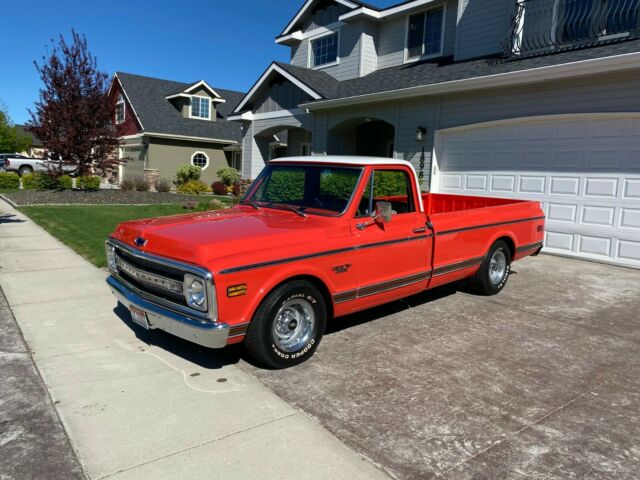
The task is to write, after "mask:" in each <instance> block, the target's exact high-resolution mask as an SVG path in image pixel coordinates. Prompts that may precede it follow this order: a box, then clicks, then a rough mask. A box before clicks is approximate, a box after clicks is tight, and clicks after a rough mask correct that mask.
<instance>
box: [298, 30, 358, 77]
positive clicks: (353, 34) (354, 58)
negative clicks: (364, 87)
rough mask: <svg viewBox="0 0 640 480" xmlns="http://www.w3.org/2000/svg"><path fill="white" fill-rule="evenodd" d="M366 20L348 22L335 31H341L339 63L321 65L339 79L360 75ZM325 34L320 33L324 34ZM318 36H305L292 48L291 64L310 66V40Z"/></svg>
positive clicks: (323, 69) (322, 68) (325, 70)
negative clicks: (361, 42)
mask: <svg viewBox="0 0 640 480" xmlns="http://www.w3.org/2000/svg"><path fill="white" fill-rule="evenodd" d="M364 23H365V22H358V23H354V24H346V25H343V26H342V27H341V28H339V29H336V30H335V31H336V32H337V31H339V32H340V45H339V51H338V55H339V58H340V60H339V63H338V64H337V65H333V66H330V67H319V68H318V69H321V70H322V71H324V72H326V73H328V74H329V75H331V76H333V77H334V78H336V79H338V80H347V79H349V78H356V77H358V76H360V39H361V36H362V33H363V30H364ZM322 35H323V34H319V36H322ZM314 38H317V37H311V38H305V39H304V40H302V41H301V42H300V44H299V45H298V46H296V47H295V48H293V49H292V57H291V64H292V65H296V66H298V67H304V68H308V67H309V53H310V52H309V49H310V42H311V41H313V40H314Z"/></svg>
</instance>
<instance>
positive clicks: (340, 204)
mask: <svg viewBox="0 0 640 480" xmlns="http://www.w3.org/2000/svg"><path fill="white" fill-rule="evenodd" d="M361 173H362V168H348V167H332V166H319V165H268V166H267V167H266V168H265V169H264V170H263V171H262V173H261V174H260V176H259V177H258V179H257V180H256V187H254V188H252V189H251V190H250V191H249V194H248V195H247V197H245V199H244V200H243V201H244V202H245V203H252V204H254V205H258V206H260V207H272V208H283V207H284V208H287V209H290V210H295V211H297V212H298V213H314V214H318V215H339V214H341V213H343V212H344V211H345V210H346V209H347V206H348V205H349V202H350V200H351V197H352V196H353V192H354V190H355V188H356V185H357V184H358V180H359V179H360V174H361Z"/></svg>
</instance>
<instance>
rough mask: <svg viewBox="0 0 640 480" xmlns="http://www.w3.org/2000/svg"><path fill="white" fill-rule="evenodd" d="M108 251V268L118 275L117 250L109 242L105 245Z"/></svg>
mask: <svg viewBox="0 0 640 480" xmlns="http://www.w3.org/2000/svg"><path fill="white" fill-rule="evenodd" d="M105 247H106V249H107V267H109V270H110V271H111V272H112V273H118V265H117V263H116V249H115V247H114V246H113V245H112V244H110V243H109V242H107V243H106V244H105Z"/></svg>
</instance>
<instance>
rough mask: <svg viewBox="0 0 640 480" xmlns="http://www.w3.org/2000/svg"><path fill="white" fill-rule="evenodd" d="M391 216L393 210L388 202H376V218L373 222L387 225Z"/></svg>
mask: <svg viewBox="0 0 640 480" xmlns="http://www.w3.org/2000/svg"><path fill="white" fill-rule="evenodd" d="M392 216H393V208H392V207H391V203H390V202H376V216H375V217H374V219H375V221H376V223H377V224H379V225H383V224H385V223H389V222H390V221H391V217H392Z"/></svg>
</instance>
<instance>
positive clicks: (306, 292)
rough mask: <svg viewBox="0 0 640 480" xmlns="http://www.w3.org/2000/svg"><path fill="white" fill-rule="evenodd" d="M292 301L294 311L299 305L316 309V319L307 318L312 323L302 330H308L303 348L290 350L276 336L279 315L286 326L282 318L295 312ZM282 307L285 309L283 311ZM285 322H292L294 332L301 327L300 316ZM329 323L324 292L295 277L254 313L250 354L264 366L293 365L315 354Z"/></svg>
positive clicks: (247, 340)
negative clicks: (299, 323) (298, 319)
mask: <svg viewBox="0 0 640 480" xmlns="http://www.w3.org/2000/svg"><path fill="white" fill-rule="evenodd" d="M292 304H293V307H294V308H293V310H291V311H294V312H295V308H299V309H303V310H301V311H303V312H304V311H305V310H304V309H309V310H308V312H309V313H311V312H313V321H310V322H307V323H306V324H311V326H309V327H306V329H305V330H301V331H306V332H307V334H306V335H303V336H302V338H301V339H300V341H301V342H302V344H301V345H299V348H294V349H289V350H288V349H285V348H283V347H282V346H281V344H280V343H279V342H281V341H282V340H281V339H277V338H276V333H275V331H276V316H278V317H279V318H280V319H281V323H280V326H281V327H282V323H283V321H282V320H283V319H284V318H287V319H288V318H289V317H287V316H286V314H287V313H291V312H290V311H288V309H291V306H292ZM281 309H285V310H284V311H282V312H281ZM278 312H281V315H277V314H278ZM284 322H285V323H286V322H289V323H288V324H287V328H289V330H290V332H294V329H295V328H297V327H298V322H297V320H296V319H293V318H292V319H289V320H284ZM294 322H295V325H294V326H293V328H292V327H291V325H293V324H294ZM326 325H327V305H326V303H325V300H324V297H323V296H322V294H321V293H320V292H319V291H318V289H317V288H316V287H315V286H314V285H313V284H312V283H310V282H307V281H304V280H295V281H291V282H288V283H285V284H283V285H281V286H279V287H278V288H276V289H275V290H274V291H273V292H271V293H270V294H269V295H268V296H267V298H265V299H264V300H263V302H262V303H261V304H260V307H258V310H256V313H255V314H254V315H253V319H252V321H251V324H250V325H249V330H248V331H247V335H246V337H245V340H244V343H245V347H246V348H247V350H248V352H249V354H250V355H251V356H252V357H253V358H254V359H255V360H256V361H258V362H259V363H260V364H262V365H263V366H266V367H268V368H274V369H282V368H288V367H293V366H294V365H298V364H300V363H302V362H304V361H306V360H307V359H309V358H310V357H311V356H312V355H313V353H314V352H315V351H316V349H317V348H318V345H319V344H320V340H321V339H322V335H324V330H325V327H326ZM287 333H289V332H287ZM294 346H295V345H292V346H291V348H293V347H294Z"/></svg>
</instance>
